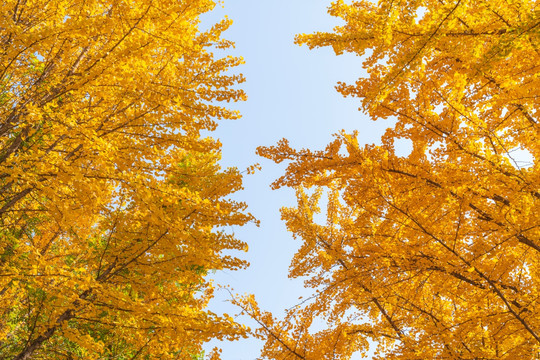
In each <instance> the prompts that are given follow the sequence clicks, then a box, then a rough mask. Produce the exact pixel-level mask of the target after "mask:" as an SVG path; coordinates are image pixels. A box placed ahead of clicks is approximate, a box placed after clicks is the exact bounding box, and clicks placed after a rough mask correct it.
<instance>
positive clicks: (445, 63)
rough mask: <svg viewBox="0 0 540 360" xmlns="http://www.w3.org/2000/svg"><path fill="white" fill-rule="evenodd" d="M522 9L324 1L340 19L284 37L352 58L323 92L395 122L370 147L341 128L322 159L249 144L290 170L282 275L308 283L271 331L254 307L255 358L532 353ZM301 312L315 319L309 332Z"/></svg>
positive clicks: (533, 231) (534, 225) (531, 53)
mask: <svg viewBox="0 0 540 360" xmlns="http://www.w3.org/2000/svg"><path fill="white" fill-rule="evenodd" d="M536 7H537V3H536V2H534V1H525V0H523V1H503V0H501V1H498V0H497V1H464V0H453V1H438V0H433V1H431V0H424V1H416V0H410V1H386V0H381V1H379V2H378V4H375V3H373V2H371V1H353V2H344V1H337V2H335V3H333V4H332V5H331V7H330V9H329V13H330V14H331V15H333V16H337V17H340V18H341V19H342V20H343V21H344V24H343V25H342V26H339V27H337V28H336V29H335V31H334V32H333V33H315V34H312V35H301V36H298V37H297V42H298V43H299V44H306V45H308V46H309V47H310V48H315V47H322V46H332V47H333V49H334V51H335V52H336V54H338V55H339V54H341V53H342V52H345V51H348V52H352V53H355V54H358V55H364V54H367V55H365V57H363V61H364V67H365V69H366V70H367V72H368V76H367V77H366V78H362V79H358V80H356V81H355V82H353V83H351V84H344V83H342V84H339V85H338V91H340V92H341V93H342V94H343V95H344V96H353V97H357V98H359V100H360V101H361V105H362V110H363V111H364V112H365V113H367V114H368V115H369V116H370V117H371V118H372V119H374V120H378V119H392V120H395V121H396V123H395V126H393V127H391V128H389V129H388V130H387V131H386V133H385V135H384V136H383V138H382V145H381V146H373V145H367V146H360V145H359V144H358V141H357V139H356V134H345V133H341V134H338V135H336V138H335V140H334V141H333V142H332V143H331V144H329V145H328V147H327V148H326V149H325V150H322V151H314V150H306V149H303V150H295V149H293V148H291V147H290V145H289V144H288V142H287V141H286V140H282V141H280V142H279V143H278V144H277V145H276V146H273V147H263V148H259V150H258V151H259V154H260V155H262V156H263V157H266V158H269V159H272V160H274V161H275V162H281V161H288V162H289V165H288V168H287V171H286V173H285V174H284V175H283V176H282V177H281V178H280V179H278V180H277V181H276V182H275V183H274V186H275V187H281V186H289V187H293V188H296V189H297V191H298V206H297V207H296V208H287V209H284V210H283V211H282V214H283V218H284V220H285V222H286V224H287V227H288V229H289V230H290V231H291V232H292V233H293V234H294V235H295V236H296V237H298V238H300V239H302V242H303V244H302V247H301V248H300V250H299V252H298V253H297V255H296V256H295V257H294V259H293V263H292V265H291V276H295V277H300V276H307V280H306V284H307V285H308V286H310V287H312V288H314V289H315V295H314V297H313V299H311V300H309V301H306V302H305V303H303V305H302V306H298V307H295V308H293V309H291V310H289V311H288V313H287V315H286V319H285V321H284V323H279V324H277V325H276V321H274V322H270V321H268V320H267V319H266V318H265V317H264V316H263V315H259V313H257V312H253V314H254V315H255V317H257V318H258V319H259V321H260V322H261V324H262V329H263V331H264V332H265V333H266V334H267V337H268V340H267V345H266V347H265V350H264V352H263V355H265V356H266V357H268V358H270V359H281V358H284V357H286V356H289V357H291V358H298V359H322V358H332V359H349V358H350V356H351V350H352V352H354V351H358V352H360V353H364V352H365V351H366V341H367V340H370V339H371V340H374V341H375V342H376V354H375V358H377V359H383V358H384V359H407V360H410V359H532V358H535V357H537V356H538V353H539V349H540V321H539V319H540V303H539V297H540V293H539V292H538V289H539V288H540V277H539V274H540V267H539V266H540V262H539V259H540V257H539V254H540V230H539V229H540V217H539V214H540V207H539V205H540V190H539V187H538V184H540V169H539V164H538V158H539V156H540V146H539V144H540V143H539V141H538V139H539V135H540V134H539V132H540V127H539V121H540V119H539V114H538V109H539V108H540V100H539V91H538V89H540V82H539V77H538V73H539V69H540V56H539V52H538V51H539V50H538V49H539V48H540V17H539V14H540V13H539V12H538V9H537V8H536ZM399 139H409V140H410V141H411V142H412V145H413V148H412V151H411V153H410V154H409V155H407V156H401V157H400V156H398V155H396V150H395V146H397V145H396V144H397V143H396V140H399ZM520 157H521V158H520ZM321 192H325V193H326V194H327V196H326V198H325V197H324V196H322V195H321ZM320 199H324V200H320ZM319 202H326V203H327V205H326V207H327V210H326V211H325V212H323V215H326V217H327V220H326V222H325V223H320V222H318V221H317V219H319V218H320V216H314V214H317V213H320V210H319ZM246 311H247V310H246ZM314 318H317V319H318V320H317V321H318V322H319V323H321V322H322V324H323V325H322V326H321V325H318V326H315V327H310V325H309V324H312V323H313V322H314V321H315V320H314ZM265 319H266V320H265ZM305 324H308V325H305ZM283 326H285V328H283ZM321 328H322V329H323V330H320V331H318V332H317V331H315V330H314V329H321ZM338 333H339V334H344V335H343V336H342V335H340V336H339V337H338V335H337V334H338ZM310 334H311V335H310ZM310 336H312V337H317V341H311V340H308V339H309V337H310ZM343 349H347V351H344V350H343Z"/></svg>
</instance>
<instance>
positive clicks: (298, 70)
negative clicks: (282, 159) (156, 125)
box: [204, 0, 389, 360]
mask: <svg viewBox="0 0 540 360" xmlns="http://www.w3.org/2000/svg"><path fill="white" fill-rule="evenodd" d="M329 4H330V0H273V1H267V0H225V1H224V8H221V7H219V6H218V7H217V8H216V9H215V10H214V11H213V12H212V14H209V15H207V16H206V17H205V19H204V20H205V23H206V22H210V21H212V20H215V21H217V20H218V19H221V18H223V16H225V15H228V16H229V17H230V18H231V19H232V20H233V21H234V23H233V25H232V27H231V29H229V30H228V31H227V32H226V33H225V38H227V39H229V40H232V41H234V42H235V43H236V49H235V50H234V51H233V54H234V55H238V56H242V57H244V59H245V61H246V64H245V65H243V66H242V67H241V68H240V69H239V71H240V72H242V73H243V74H244V75H245V77H246V78H247V82H246V83H245V84H244V86H243V88H244V89H245V90H246V92H247V95H248V101H247V102H245V103H242V104H237V105H236V107H237V108H238V109H239V110H240V111H241V112H242V114H243V118H242V119H241V120H238V121H230V122H226V123H221V124H220V126H219V128H218V130H217V131H216V132H215V133H213V135H212V136H214V137H218V138H220V140H221V141H222V143H223V162H222V164H223V165H224V166H236V167H238V168H239V169H245V168H246V167H247V166H249V165H250V164H254V163H260V164H261V166H262V171H259V172H257V173H256V174H255V175H251V176H247V177H246V178H245V182H244V187H245V190H244V191H242V192H240V193H238V194H236V195H235V196H234V197H235V198H236V199H239V200H242V201H245V202H246V203H247V204H248V206H249V211H250V212H251V213H253V214H254V215H255V216H256V217H257V218H258V219H259V220H260V221H261V225H260V227H258V228H257V227H255V226H247V227H244V228H235V229H234V232H235V234H236V235H237V236H238V237H239V238H240V239H242V240H244V241H247V242H248V244H249V248H250V249H249V252H248V253H247V254H244V258H246V259H247V260H248V261H250V263H251V266H250V268H249V269H248V270H245V271H242V272H220V273H218V274H216V275H215V278H216V281H217V282H220V283H224V284H230V285H231V286H232V287H233V288H234V290H235V292H237V293H253V294H255V296H256V298H257V300H258V302H259V305H260V306H261V308H262V309H265V310H269V311H272V312H273V313H274V315H275V316H277V317H282V315H283V313H284V309H286V308H289V307H291V306H293V305H295V304H297V303H298V302H299V301H298V297H299V296H309V295H310V294H311V291H310V290H305V289H304V288H303V282H302V281H300V280H290V279H288V277H287V273H288V267H289V263H290V261H291V258H292V256H293V254H294V252H295V251H296V249H297V248H298V246H299V240H293V239H292V236H291V234H289V233H287V231H286V230H285V225H284V223H283V222H282V221H281V220H280V213H279V208H280V207H282V206H287V205H293V204H294V203H295V197H294V193H293V192H292V191H291V190H288V189H281V190H277V191H272V190H271V189H270V186H269V185H270V183H271V182H272V181H273V180H275V179H276V178H278V177H279V176H280V175H282V174H283V171H284V167H285V165H284V164H279V165H276V164H274V163H272V162H270V161H267V160H265V159H262V158H259V157H258V156H257V155H256V154H255V149H256V147H257V146H260V145H273V144H275V143H276V142H277V141H278V140H279V139H281V138H287V139H289V141H290V143H291V145H293V146H295V147H309V148H312V149H320V148H324V147H325V146H326V144H327V143H328V142H330V141H331V139H332V134H334V133H336V132H338V131H340V130H342V129H345V130H346V131H352V130H354V129H357V130H359V140H360V141H361V142H362V141H363V142H366V143H374V142H378V140H379V138H380V135H381V134H382V132H383V130H384V129H385V127H386V126H388V125H389V124H388V123H386V124H385V123H382V122H381V123H375V122H373V121H371V120H369V119H368V118H367V117H366V116H365V115H363V114H362V113H360V112H359V111H358V110H357V108H358V106H359V102H358V99H350V98H348V99H345V98H343V97H342V96H341V95H340V94H338V93H337V92H336V90H335V89H334V86H335V84H336V83H337V82H338V81H348V82H353V81H354V80H355V79H356V78H358V77H359V76H362V74H363V70H362V64H361V59H360V58H359V57H357V56H354V55H352V54H347V55H342V56H339V57H338V56H335V54H334V53H333V52H332V50H331V49H328V48H326V49H321V50H313V51H310V50H308V49H307V47H305V46H304V47H299V46H298V45H295V44H294V43H293V39H294V36H295V34H297V33H310V32H313V31H317V30H331V29H332V27H333V26H335V25H337V24H338V20H337V19H335V18H332V17H330V16H329V15H328V14H327V13H326V9H327V7H328V5H329ZM215 21H214V22H215ZM227 298H228V294H226V293H218V294H217V297H216V299H215V300H214V301H213V302H212V303H211V307H212V310H213V311H215V312H228V313H229V314H233V313H236V312H238V310H237V309H234V308H232V307H230V306H229V305H228V304H226V303H225V300H226V299H227ZM240 321H245V322H247V323H249V321H248V320H247V319H240ZM212 345H215V343H212V344H210V346H209V348H211V346H212ZM219 346H222V347H223V353H222V358H223V359H224V360H253V359H256V358H257V357H258V356H259V350H260V347H261V343H260V342H258V341H256V340H254V339H248V340H242V341H238V342H235V343H221V344H219Z"/></svg>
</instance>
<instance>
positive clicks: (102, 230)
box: [0, 0, 254, 360]
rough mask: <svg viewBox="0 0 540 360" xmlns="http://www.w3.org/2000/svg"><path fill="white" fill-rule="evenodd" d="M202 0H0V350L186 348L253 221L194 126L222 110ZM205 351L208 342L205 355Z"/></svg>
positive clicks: (207, 335)
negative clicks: (239, 235)
mask: <svg viewBox="0 0 540 360" xmlns="http://www.w3.org/2000/svg"><path fill="white" fill-rule="evenodd" d="M214 6H215V2H214V1H212V0H160V1H153V0H142V1H140V0H137V1H135V0H85V1H82V0H28V1H26V0H24V1H23V0H7V1H2V2H1V4H0V119H1V122H0V219H1V221H0V234H1V235H0V358H2V359H18V360H22V359H126V360H127V359H192V358H193V357H194V356H197V355H198V354H200V353H201V349H202V348H201V346H202V344H203V343H204V342H206V341H208V340H210V339H213V338H220V339H223V338H227V339H235V338H238V337H239V336H244V334H245V328H244V327H243V326H242V325H240V324H238V323H236V322H235V321H233V319H232V318H230V317H228V316H225V315H224V316H218V315H216V314H214V313H212V312H211V311H209V310H208V309H207V304H208V301H209V299H210V298H211V297H212V291H213V286H212V284H211V283H210V282H209V280H208V279H207V278H206V277H205V275H206V274H207V272H208V271H210V270H219V269H238V268H242V267H244V266H245V265H246V264H245V262H244V261H242V260H240V259H238V258H236V257H234V256H231V255H225V254H223V251H224V250H245V249H246V245H245V243H244V242H242V241H240V240H238V239H236V238H235V237H234V236H233V235H231V234H230V233H228V232H227V231H225V230H223V229H226V228H227V227H228V226H231V225H243V224H245V223H246V222H249V221H254V219H253V218H252V216H251V215H250V214H249V213H247V212H246V211H245V204H243V203H239V202H235V201H232V200H229V199H228V195H229V194H231V193H232V192H234V191H236V190H238V189H240V188H241V186H242V185H241V180H242V178H241V174H240V173H239V172H238V171H237V170H236V169H233V168H231V169H221V168H220V166H219V163H218V161H219V158H220V143H219V141H217V140H214V139H212V138H210V137H207V136H205V135H203V133H202V131H205V134H207V133H208V131H212V130H214V129H215V127H216V125H217V122H216V121H217V120H221V119H236V118H238V117H239V116H240V115H239V114H238V112H237V111H235V110H230V109H228V108H226V107H223V106H222V105H220V104H219V103H220V102H223V101H226V102H230V101H232V102H234V101H239V100H244V99H245V94H244V92H243V91H242V90H241V89H239V88H238V87H237V84H239V83H242V82H243V77H242V76H241V75H235V74H232V73H231V72H230V69H231V68H233V67H235V66H237V65H239V64H240V63H241V62H242V59H241V58H236V57H232V56H225V57H215V56H214V53H213V51H214V49H220V51H221V49H226V48H229V47H231V46H232V45H233V44H232V43H231V42H229V41H226V40H224V39H222V38H221V34H222V32H223V31H224V30H226V29H227V28H228V26H229V25H230V23H231V22H230V20H227V19H226V20H223V21H221V22H219V23H217V24H215V25H214V26H213V27H211V28H210V29H208V30H202V29H200V28H199V23H200V16H201V15H202V14H204V13H206V12H208V11H211V10H212V8H213V7H214ZM215 355H216V356H217V353H216V354H215Z"/></svg>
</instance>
